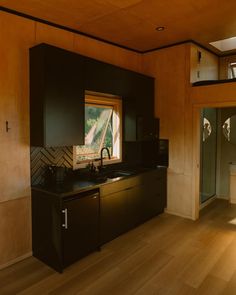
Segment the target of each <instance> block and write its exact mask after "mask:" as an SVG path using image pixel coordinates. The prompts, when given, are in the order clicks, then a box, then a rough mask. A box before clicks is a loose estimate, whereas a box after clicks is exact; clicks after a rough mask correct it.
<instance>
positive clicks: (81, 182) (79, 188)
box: [31, 166, 166, 198]
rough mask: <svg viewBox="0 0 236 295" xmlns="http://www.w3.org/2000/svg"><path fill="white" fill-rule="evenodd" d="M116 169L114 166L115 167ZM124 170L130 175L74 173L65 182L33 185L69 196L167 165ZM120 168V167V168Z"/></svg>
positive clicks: (39, 189) (46, 191) (49, 191)
mask: <svg viewBox="0 0 236 295" xmlns="http://www.w3.org/2000/svg"><path fill="white" fill-rule="evenodd" d="M113 169H114V168H113ZM122 169H123V170H128V171H129V172H130V174H129V175H125V176H119V177H113V178H106V177H103V176H102V175H101V177H95V178H93V177H91V176H87V177H85V175H76V173H75V175H73V176H71V177H68V178H67V180H65V181H64V182H63V183H51V184H38V185H33V186H32V187H31V188H32V190H36V191H41V192H44V193H47V194H50V195H54V196H59V197H62V198H63V197H67V196H70V195H74V194H77V193H80V192H84V191H88V190H92V189H96V188H97V189H98V188H99V187H100V186H102V185H106V184H109V183H114V182H117V181H120V180H123V179H126V178H129V177H134V176H135V175H138V174H141V173H145V172H149V171H151V170H163V169H166V167H163V166H156V167H143V166H139V167H126V168H124V167H123V168H122ZM119 170H120V168H119Z"/></svg>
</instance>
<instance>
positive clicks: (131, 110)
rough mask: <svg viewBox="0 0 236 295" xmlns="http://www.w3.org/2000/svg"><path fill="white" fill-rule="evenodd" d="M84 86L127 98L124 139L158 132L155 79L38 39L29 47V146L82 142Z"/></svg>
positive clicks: (91, 89)
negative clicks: (38, 41)
mask: <svg viewBox="0 0 236 295" xmlns="http://www.w3.org/2000/svg"><path fill="white" fill-rule="evenodd" d="M85 91H90V92H91V91H92V92H100V93H105V94H112V95H116V96H118V97H120V99H122V101H123V111H124V116H123V132H124V137H123V139H124V141H136V140H142V139H143V138H147V136H149V135H150V134H153V133H155V131H154V130H153V127H152V126H153V125H152V124H150V123H149V122H152V120H153V119H154V78H152V77H148V76H146V75H142V74H140V73H136V72H133V71H130V70H126V69H123V68H120V67H117V66H114V65H111V64H108V63H104V62H101V61H98V60H95V59H92V58H88V57H85V56H81V55H79V54H76V53H73V52H70V51H67V50H64V49H60V48H57V47H55V46H51V45H48V44H39V45H37V46H35V47H33V48H31V49H30V127H31V128H30V137H31V146H42V147H50V146H71V145H79V144H83V143H84V95H85Z"/></svg>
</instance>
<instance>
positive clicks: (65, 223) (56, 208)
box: [32, 189, 100, 272]
mask: <svg viewBox="0 0 236 295" xmlns="http://www.w3.org/2000/svg"><path fill="white" fill-rule="evenodd" d="M99 206H100V201H99V190H98V189H96V190H90V191H87V192H83V193H78V194H75V195H71V196H68V197H63V198H60V197H58V196H54V195H50V194H48V193H46V192H41V191H36V190H33V191H32V242H33V255H34V256H35V257H37V258H38V259H40V260H41V261H43V262H44V263H46V264H47V265H49V266H51V267H52V268H54V269H55V270H57V271H58V272H62V271H63V269H64V268H65V267H67V266H69V265H70V264H72V263H73V262H75V261H77V260H78V259H80V258H82V257H84V256H85V255H87V254H89V253H90V252H92V251H94V250H96V249H97V248H98V247H99Z"/></svg>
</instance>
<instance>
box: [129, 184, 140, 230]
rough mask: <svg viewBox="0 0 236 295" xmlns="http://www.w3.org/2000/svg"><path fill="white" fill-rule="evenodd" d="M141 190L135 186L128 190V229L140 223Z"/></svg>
mask: <svg viewBox="0 0 236 295" xmlns="http://www.w3.org/2000/svg"><path fill="white" fill-rule="evenodd" d="M141 192H142V189H141V186H135V187H132V188H130V189H129V190H128V223H127V224H128V226H129V228H130V229H132V228H134V227H135V226H137V225H138V224H140V223H142V221H143V220H142V212H143V204H142V194H141Z"/></svg>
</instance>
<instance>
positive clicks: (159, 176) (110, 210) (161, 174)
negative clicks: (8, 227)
mask: <svg viewBox="0 0 236 295" xmlns="http://www.w3.org/2000/svg"><path fill="white" fill-rule="evenodd" d="M100 194H101V199H100V201H101V230H100V233H101V244H104V243H106V242H108V241H110V240H112V239H114V238H115V237H117V236H119V235H120V234H122V233H124V232H126V231H128V230H129V229H132V228H134V227H135V226H137V225H138V224H141V223H143V222H144V221H146V220H148V219H150V218H152V217H154V216H156V215H158V214H160V213H162V212H163V211H164V208H165V207H166V169H165V168H163V169H159V170H152V171H149V172H146V173H142V174H140V175H137V176H134V177H131V178H128V179H124V180H120V181H118V182H116V183H111V184H108V185H106V186H103V187H101V188H100Z"/></svg>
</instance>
